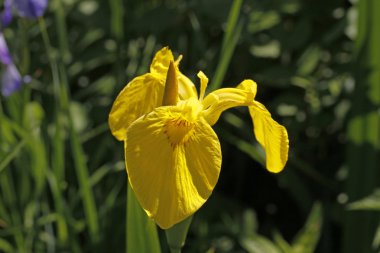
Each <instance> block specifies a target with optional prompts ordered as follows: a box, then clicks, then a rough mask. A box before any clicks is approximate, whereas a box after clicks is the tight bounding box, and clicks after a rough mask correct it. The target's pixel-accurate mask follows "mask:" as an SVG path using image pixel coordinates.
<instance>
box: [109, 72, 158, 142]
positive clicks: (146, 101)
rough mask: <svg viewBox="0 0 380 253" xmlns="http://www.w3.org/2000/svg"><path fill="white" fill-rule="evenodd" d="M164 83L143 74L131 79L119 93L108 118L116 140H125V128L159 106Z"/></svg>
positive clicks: (150, 75) (153, 76) (152, 76)
mask: <svg viewBox="0 0 380 253" xmlns="http://www.w3.org/2000/svg"><path fill="white" fill-rule="evenodd" d="M164 81H165V80H164V79H159V78H157V77H156V76H155V75H152V74H145V75H142V76H139V77H136V78H135V79H133V80H132V81H131V82H130V83H128V84H127V85H126V86H125V87H124V89H123V90H122V91H121V92H120V93H119V95H118V96H117V98H116V99H115V101H114V103H113V105H112V108H111V112H110V114H109V118H108V124H109V126H110V129H111V132H112V134H113V136H115V137H116V139H118V140H120V141H122V140H125V138H126V133H127V128H128V127H129V125H130V124H131V123H132V122H133V121H135V120H136V119H137V118H139V117H140V116H141V115H143V114H145V113H148V112H151V111H152V110H153V109H154V108H156V107H158V106H160V105H161V103H162V97H163V94H164Z"/></svg>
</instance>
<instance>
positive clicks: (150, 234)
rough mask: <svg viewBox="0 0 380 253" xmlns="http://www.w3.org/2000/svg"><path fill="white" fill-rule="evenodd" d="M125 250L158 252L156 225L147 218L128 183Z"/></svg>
mask: <svg viewBox="0 0 380 253" xmlns="http://www.w3.org/2000/svg"><path fill="white" fill-rule="evenodd" d="M126 228H127V231H126V232H127V241H126V243H127V244H126V252H127V253H129V252H147V253H148V252H149V253H160V252H161V248H160V242H159V240H158V235H157V229H156V225H155V224H154V222H153V221H152V220H150V219H149V218H148V216H147V215H146V213H145V212H144V210H143V209H142V208H141V206H140V204H139V203H138V201H137V199H136V196H135V193H134V192H133V190H132V188H131V187H130V185H129V184H128V190H127V224H126Z"/></svg>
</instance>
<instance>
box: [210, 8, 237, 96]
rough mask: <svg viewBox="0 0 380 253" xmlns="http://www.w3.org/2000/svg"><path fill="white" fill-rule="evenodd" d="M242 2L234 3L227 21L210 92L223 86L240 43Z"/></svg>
mask: <svg viewBox="0 0 380 253" xmlns="http://www.w3.org/2000/svg"><path fill="white" fill-rule="evenodd" d="M242 2H243V1H242V0H235V1H234V2H233V5H232V8H231V11H230V14H229V17H228V21H227V29H226V33H225V34H224V38H223V43H222V47H221V52H220V58H219V62H218V65H217V67H216V71H215V74H214V76H213V78H212V80H211V84H210V87H209V88H210V90H215V89H217V88H219V87H220V86H221V85H222V82H223V79H224V76H225V74H226V71H227V67H228V65H229V63H230V61H231V57H232V54H233V52H234V50H235V47H236V45H237V42H238V41H239V38H240V34H241V32H242V30H243V25H244V21H243V19H242V18H240V20H239V21H238V18H239V14H240V9H241V5H242Z"/></svg>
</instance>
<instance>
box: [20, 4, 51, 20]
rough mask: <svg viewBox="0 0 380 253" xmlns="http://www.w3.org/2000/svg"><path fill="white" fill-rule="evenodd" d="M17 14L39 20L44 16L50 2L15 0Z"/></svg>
mask: <svg viewBox="0 0 380 253" xmlns="http://www.w3.org/2000/svg"><path fill="white" fill-rule="evenodd" d="M13 1H14V6H15V7H16V9H17V13H18V14H19V15H20V16H21V17H26V18H38V17H40V16H42V15H43V14H44V12H45V9H46V7H47V5H48V0H13Z"/></svg>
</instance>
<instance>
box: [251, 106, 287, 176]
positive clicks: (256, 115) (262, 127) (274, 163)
mask: <svg viewBox="0 0 380 253" xmlns="http://www.w3.org/2000/svg"><path fill="white" fill-rule="evenodd" d="M249 113H250V114H251V117H252V121H253V127H254V133H255V136H256V139H257V141H258V142H259V143H260V144H261V146H262V147H263V148H264V150H265V154H266V167H267V169H268V170H269V171H270V172H273V173H278V172H280V171H282V170H283V168H284V166H285V164H286V161H287V160H288V151H289V139H288V132H287V131H286V128H285V127H283V126H281V125H280V124H278V123H277V122H276V121H274V120H273V119H272V117H271V114H270V113H269V111H268V110H267V109H266V108H265V106H264V105H262V104H261V103H259V102H257V101H255V105H253V106H250V107H249Z"/></svg>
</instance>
